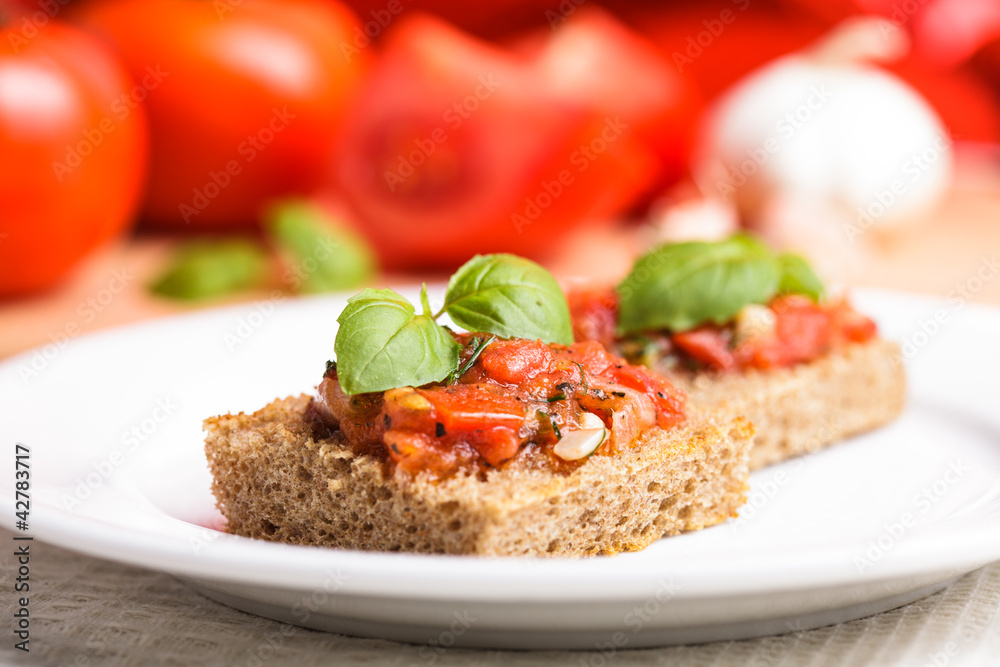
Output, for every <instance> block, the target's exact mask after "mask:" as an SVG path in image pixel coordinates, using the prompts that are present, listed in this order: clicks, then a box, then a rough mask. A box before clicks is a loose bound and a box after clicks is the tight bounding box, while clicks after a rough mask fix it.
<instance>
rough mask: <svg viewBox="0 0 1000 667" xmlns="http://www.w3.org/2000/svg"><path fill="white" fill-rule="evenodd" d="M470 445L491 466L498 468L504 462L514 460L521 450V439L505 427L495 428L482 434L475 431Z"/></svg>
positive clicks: (512, 430) (513, 430) (515, 432)
mask: <svg viewBox="0 0 1000 667" xmlns="http://www.w3.org/2000/svg"><path fill="white" fill-rule="evenodd" d="M471 444H472V446H473V447H474V448H475V449H476V451H477V452H479V455H480V456H482V457H483V458H484V459H486V462H487V463H489V464H490V465H491V466H494V467H499V466H500V465H501V464H502V463H503V462H504V461H507V460H509V459H512V458H514V456H515V455H516V454H517V451H518V450H519V449H520V448H521V438H519V437H518V435H517V431H516V430H515V429H512V428H508V427H506V426H495V427H493V428H491V429H487V430H484V431H482V432H479V431H477V432H476V434H475V437H473V438H471Z"/></svg>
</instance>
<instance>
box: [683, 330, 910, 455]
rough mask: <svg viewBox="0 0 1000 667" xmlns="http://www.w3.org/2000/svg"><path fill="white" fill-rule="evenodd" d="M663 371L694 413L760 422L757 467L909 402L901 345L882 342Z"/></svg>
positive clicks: (881, 420) (895, 412) (868, 425)
mask: <svg viewBox="0 0 1000 667" xmlns="http://www.w3.org/2000/svg"><path fill="white" fill-rule="evenodd" d="M664 374H665V375H667V376H668V377H670V379H671V380H672V381H673V382H674V383H675V384H677V385H678V386H680V387H683V388H684V390H685V391H687V393H688V398H689V405H690V409H691V410H698V409H702V410H710V411H719V412H721V413H723V414H725V415H729V416H736V415H739V416H744V417H746V418H747V419H749V420H750V421H751V422H752V423H753V424H754V426H755V427H756V429H757V437H756V438H755V440H754V445H753V449H752V450H751V452H750V468H751V470H754V469H757V468H761V467H763V466H767V465H771V464H773V463H778V462H780V461H784V460H786V459H789V458H792V457H794V456H800V455H802V454H807V453H810V452H814V451H816V450H818V449H821V448H823V447H826V446H829V445H831V444H833V443H835V442H838V441H840V440H843V439H844V438H847V437H849V436H852V435H856V434H859V433H863V432H865V431H869V430H871V429H874V428H877V427H879V426H882V425H883V424H886V423H888V422H890V421H892V420H893V419H895V418H896V417H898V416H899V414H900V413H901V412H902V411H903V406H904V404H905V402H906V377H905V371H904V369H903V359H902V355H901V353H900V349H899V346H898V345H897V344H896V343H894V342H891V341H886V340H881V339H874V340H871V341H868V342H866V343H851V344H848V345H846V346H844V347H843V348H840V349H837V350H835V351H833V352H831V353H829V354H827V355H825V356H823V357H820V358H819V359H816V360H815V361H812V362H810V363H806V364H798V365H796V366H793V367H790V368H781V369H775V370H766V371H761V370H754V369H749V370H746V371H743V372H740V373H698V374H695V375H693V376H692V375H690V374H682V373H668V372H664Z"/></svg>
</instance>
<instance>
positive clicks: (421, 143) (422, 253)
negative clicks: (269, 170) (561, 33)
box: [335, 15, 658, 268]
mask: <svg viewBox="0 0 1000 667" xmlns="http://www.w3.org/2000/svg"><path fill="white" fill-rule="evenodd" d="M344 134H345V140H344V144H343V148H342V151H341V152H340V153H339V155H338V157H337V161H336V163H335V167H336V170H335V174H336V179H337V184H338V185H339V190H340V192H341V193H342V196H343V197H344V199H345V200H346V202H347V204H348V205H349V207H350V208H351V209H352V211H353V213H354V215H355V216H356V218H357V220H358V222H359V223H360V225H361V226H362V228H363V229H364V231H365V232H366V233H367V234H368V236H369V237H370V238H371V239H372V240H373V241H374V242H375V244H376V247H377V248H378V250H379V252H380V254H381V257H382V259H383V261H384V262H385V263H387V264H388V265H391V266H397V267H399V266H403V267H411V268H412V267H447V266H457V265H458V264H460V263H461V262H463V261H465V260H467V259H468V258H469V256H470V255H471V254H473V253H476V252H500V251H508V252H516V253H520V254H524V255H527V256H529V257H539V256H542V255H544V254H545V252H546V251H547V250H551V249H553V248H554V247H555V244H557V243H558V242H559V238H560V236H561V235H562V234H563V233H564V232H565V231H566V230H567V229H568V228H570V227H572V226H576V225H579V224H581V223H583V222H586V221H600V220H606V219H607V218H609V217H610V216H612V215H614V214H615V213H619V212H621V211H622V210H623V209H624V208H625V207H627V206H628V205H629V204H631V203H632V202H633V201H634V199H635V197H636V196H637V194H638V193H641V192H643V191H644V189H645V188H647V187H648V186H649V184H650V183H651V182H652V181H654V180H655V179H656V178H657V177H658V161H657V158H656V155H655V153H654V152H653V151H652V149H651V148H649V147H648V146H647V145H646V144H645V143H644V142H643V141H642V140H640V138H639V137H638V135H637V134H636V133H635V132H633V131H632V127H631V120H630V119H629V118H626V117H622V116H621V114H618V113H615V112H604V111H597V110H594V109H590V108H588V107H587V105H581V104H576V103H574V102H571V101H569V100H567V99H566V98H565V97H564V96H562V95H560V94H558V93H557V92H556V91H554V90H552V86H551V81H550V77H549V76H547V75H546V74H545V73H543V72H541V71H540V68H538V67H536V66H535V64H534V63H533V62H532V61H530V60H528V59H525V58H522V57H517V56H515V55H514V54H513V53H511V52H508V51H506V50H504V49H501V48H499V47H496V46H493V45H490V44H487V43H485V42H481V41H479V40H476V39H474V38H472V37H470V36H468V35H466V34H464V33H462V32H460V31H458V30H456V29H455V28H452V27H451V26H449V25H448V24H446V23H443V22H441V21H439V20H436V19H432V18H429V17H426V16H418V15H407V16H406V17H404V18H401V19H399V23H398V24H393V25H392V26H391V29H390V32H389V33H388V34H387V37H386V40H385V42H384V51H383V55H382V57H381V58H380V60H379V62H378V64H377V65H376V67H375V68H374V69H373V71H372V74H371V77H370V79H369V81H367V82H366V84H365V86H364V89H363V91H362V93H361V94H360V95H359V98H358V100H357V103H356V105H355V107H354V108H353V109H352V112H351V114H350V116H349V118H348V120H347V121H346V123H345V126H344Z"/></svg>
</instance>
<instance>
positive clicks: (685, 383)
mask: <svg viewBox="0 0 1000 667" xmlns="http://www.w3.org/2000/svg"><path fill="white" fill-rule="evenodd" d="M568 299H569V303H570V310H571V312H572V316H573V326H574V336H575V337H576V338H577V339H578V340H597V341H600V342H601V343H602V344H604V345H605V346H606V347H607V348H608V349H609V350H611V351H613V352H614V353H615V354H619V355H621V356H622V357H624V358H625V359H627V360H628V361H629V362H630V363H636V364H641V365H644V366H646V367H648V368H651V369H653V370H655V371H657V372H658V373H661V374H664V375H666V376H667V377H669V378H670V379H671V380H672V381H673V382H675V383H676V384H677V385H679V386H680V387H682V388H683V389H685V390H686V392H687V394H688V397H689V399H690V404H691V409H692V410H721V411H723V412H724V413H725V414H728V415H730V416H737V415H741V416H745V417H747V418H748V419H749V420H750V421H751V422H752V423H753V424H754V426H755V428H756V430H757V436H756V438H755V441H754V446H753V449H752V450H751V453H750V466H751V469H755V468H760V467H762V466H766V465H769V464H772V463H777V462H779V461H783V460H785V459H788V458H790V457H794V456H798V455H801V454H805V453H808V452H812V451H816V450H817V449H820V448H822V447H825V446H827V445H830V444H832V443H835V442H838V441H840V440H843V439H844V438H846V437H848V436H851V435H854V434H857V433H862V432H864V431H868V430H870V429H873V428H876V427H878V426H881V425H883V424H886V423H887V422H889V421H892V420H893V419H895V418H896V417H897V416H898V415H899V414H900V412H901V411H902V409H903V405H904V402H905V394H906V383H905V376H904V370H903V363H902V358H901V355H900V350H899V347H898V345H896V343H893V342H890V341H886V340H883V339H881V338H879V336H878V331H877V327H876V325H875V322H874V321H873V320H872V319H871V318H869V317H867V316H865V315H863V314H861V313H859V312H857V311H856V310H854V308H853V307H852V306H851V305H850V303H849V302H848V300H847V299H846V298H844V297H840V298H832V299H830V298H826V297H825V289H824V286H823V284H822V283H821V282H820V280H819V279H818V278H817V277H816V275H815V274H814V273H813V271H812V269H811V268H810V267H809V265H808V263H806V262H805V260H803V259H802V258H801V257H799V256H796V255H776V254H774V253H773V252H772V251H771V250H769V249H768V248H767V247H765V246H764V245H763V244H762V243H760V242H759V241H757V240H756V239H754V238H752V237H749V236H746V235H737V236H734V237H732V238H730V239H727V240H724V241H719V242H687V243H676V244H669V245H664V246H660V247H658V248H656V249H654V250H652V251H651V252H650V253H648V254H646V255H645V256H643V257H641V258H640V259H639V260H638V261H637V262H636V263H635V265H634V267H633V268H632V271H631V272H630V273H629V275H628V276H627V277H626V278H625V279H624V280H623V281H622V282H621V283H620V284H619V285H617V286H615V287H592V286H591V287H583V288H576V289H571V290H570V291H569V295H568Z"/></svg>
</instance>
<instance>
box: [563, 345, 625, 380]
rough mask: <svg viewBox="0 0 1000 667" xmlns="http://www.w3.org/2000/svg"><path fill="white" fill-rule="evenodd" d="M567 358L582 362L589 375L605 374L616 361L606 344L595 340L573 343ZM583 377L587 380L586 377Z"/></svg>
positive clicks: (578, 362)
mask: <svg viewBox="0 0 1000 667" xmlns="http://www.w3.org/2000/svg"><path fill="white" fill-rule="evenodd" d="M566 359H568V360H569V361H571V362H573V363H576V364H580V365H581V366H582V367H583V369H584V372H585V374H588V375H603V374H604V373H606V372H607V370H608V369H609V368H610V367H611V366H612V365H613V362H614V359H613V357H611V355H609V354H608V352H607V350H605V349H604V346H602V345H601V344H600V343H598V342H597V341H593V340H585V341H583V342H581V343H573V344H572V345H571V346H570V348H569V353H568V354H567V355H566ZM623 363H624V362H623ZM583 379H584V380H585V379H586V378H583Z"/></svg>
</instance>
